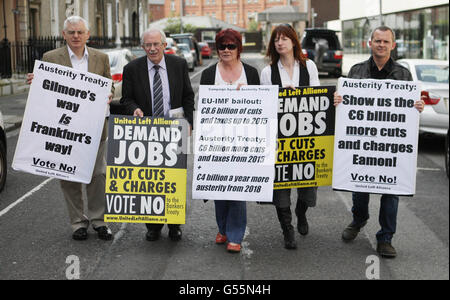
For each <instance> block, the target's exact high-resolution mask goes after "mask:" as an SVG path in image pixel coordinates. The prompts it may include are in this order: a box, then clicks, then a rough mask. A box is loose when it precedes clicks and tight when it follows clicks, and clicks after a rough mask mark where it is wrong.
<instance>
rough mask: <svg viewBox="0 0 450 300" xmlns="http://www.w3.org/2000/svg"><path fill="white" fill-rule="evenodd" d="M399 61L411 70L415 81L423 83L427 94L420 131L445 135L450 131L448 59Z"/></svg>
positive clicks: (424, 92)
mask: <svg viewBox="0 0 450 300" xmlns="http://www.w3.org/2000/svg"><path fill="white" fill-rule="evenodd" d="M397 62H398V63H400V64H401V65H403V66H405V67H406V68H408V69H409V71H410V72H411V75H412V77H413V80H414V81H420V82H421V83H422V95H425V96H426V100H425V108H424V110H423V112H422V113H421V114H420V127H419V132H420V133H431V134H438V135H442V136H445V135H446V134H447V131H448V125H449V122H448V96H449V92H448V76H449V70H448V61H443V60H434V59H400V60H397Z"/></svg>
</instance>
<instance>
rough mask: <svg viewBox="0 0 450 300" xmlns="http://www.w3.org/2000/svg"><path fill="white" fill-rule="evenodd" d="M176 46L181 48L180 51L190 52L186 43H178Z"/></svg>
mask: <svg viewBox="0 0 450 300" xmlns="http://www.w3.org/2000/svg"><path fill="white" fill-rule="evenodd" d="M178 48H179V49H180V50H181V52H182V53H191V50H189V47H188V45H178Z"/></svg>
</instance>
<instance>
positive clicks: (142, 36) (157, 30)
mask: <svg viewBox="0 0 450 300" xmlns="http://www.w3.org/2000/svg"><path fill="white" fill-rule="evenodd" d="M151 32H159V34H160V35H161V43H165V42H166V40H167V37H166V34H165V33H164V31H163V30H161V29H157V28H149V29H147V30H146V31H144V33H142V35H141V45H144V36H145V35H146V34H149V33H151Z"/></svg>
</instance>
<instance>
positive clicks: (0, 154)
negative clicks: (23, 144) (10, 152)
mask: <svg viewBox="0 0 450 300" xmlns="http://www.w3.org/2000/svg"><path fill="white" fill-rule="evenodd" d="M7 169H8V168H7V165H6V146H5V144H4V143H3V142H2V141H0V192H1V191H2V190H3V187H4V186H5V182H6V171H7Z"/></svg>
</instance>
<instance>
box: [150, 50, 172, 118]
mask: <svg viewBox="0 0 450 300" xmlns="http://www.w3.org/2000/svg"><path fill="white" fill-rule="evenodd" d="M147 63H148V79H149V81H150V93H151V96H152V111H155V109H154V97H153V78H154V77H155V69H154V68H153V66H154V65H155V64H154V63H152V62H151V61H150V60H149V59H148V58H147ZM158 65H159V70H158V73H159V77H160V78H161V84H162V92H163V101H164V116H165V117H166V118H167V117H169V111H170V89H169V77H168V76H167V67H166V60H165V58H164V56H163V58H162V60H161V61H160V62H159V64H158Z"/></svg>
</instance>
